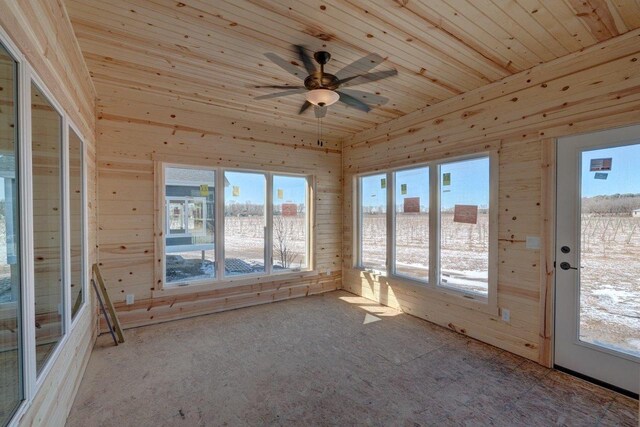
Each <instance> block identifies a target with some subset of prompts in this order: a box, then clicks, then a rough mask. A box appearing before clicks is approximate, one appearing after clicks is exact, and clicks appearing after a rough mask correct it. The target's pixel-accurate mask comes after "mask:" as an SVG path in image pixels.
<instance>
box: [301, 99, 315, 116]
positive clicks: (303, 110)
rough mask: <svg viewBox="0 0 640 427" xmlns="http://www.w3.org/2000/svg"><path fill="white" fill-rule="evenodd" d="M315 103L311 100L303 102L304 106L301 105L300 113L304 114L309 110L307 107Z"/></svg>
mask: <svg viewBox="0 0 640 427" xmlns="http://www.w3.org/2000/svg"><path fill="white" fill-rule="evenodd" d="M312 105H313V104H311V103H310V102H309V101H304V104H302V107H300V111H298V114H302V113H304V112H305V111H307V109H308V108H309V107H311V106H312Z"/></svg>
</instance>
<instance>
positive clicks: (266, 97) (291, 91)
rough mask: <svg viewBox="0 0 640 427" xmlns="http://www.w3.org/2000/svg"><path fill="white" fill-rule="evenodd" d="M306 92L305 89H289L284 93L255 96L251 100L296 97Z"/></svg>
mask: <svg viewBox="0 0 640 427" xmlns="http://www.w3.org/2000/svg"><path fill="white" fill-rule="evenodd" d="M306 91H307V89H305V88H302V89H291V90H285V91H284V92H275V93H268V94H266V95H261V96H256V97H255V98H253V99H256V100H261V99H271V98H280V97H283V96H289V95H296V94H298V93H303V92H306Z"/></svg>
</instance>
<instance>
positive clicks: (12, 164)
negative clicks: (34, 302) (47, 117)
mask: <svg viewBox="0 0 640 427" xmlns="http://www.w3.org/2000/svg"><path fill="white" fill-rule="evenodd" d="M17 72H18V64H17V63H16V62H15V61H14V59H13V57H12V56H11V55H10V54H9V52H7V50H5V48H4V46H2V44H0V81H2V90H0V146H1V147H2V157H0V235H1V237H0V323H1V324H2V325H4V328H3V333H2V335H1V336H0V346H2V351H0V390H2V391H1V392H0V425H5V424H8V422H9V420H10V418H11V415H12V414H13V413H14V411H15V410H16V408H17V407H18V405H19V404H20V402H21V401H22V399H23V391H22V366H23V364H22V354H23V352H22V351H21V350H22V349H21V345H20V344H21V339H20V338H21V336H22V333H23V332H22V322H21V319H22V304H21V302H22V298H21V294H22V293H21V277H20V248H19V237H20V233H19V230H20V224H19V221H18V220H19V218H20V212H19V198H18V126H16V124H17V123H18V81H17V80H18V79H17V74H18V73H17Z"/></svg>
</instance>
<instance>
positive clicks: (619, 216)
mask: <svg viewBox="0 0 640 427" xmlns="http://www.w3.org/2000/svg"><path fill="white" fill-rule="evenodd" d="M639 165H640V144H633V145H626V146H622V147H615V148H607V149H600V150H590V151H585V152H583V153H582V179H581V198H582V203H581V206H582V208H581V213H580V220H581V224H580V231H581V238H580V266H581V267H582V268H581V269H580V270H579V271H580V273H579V274H580V339H581V340H582V341H586V342H589V343H592V344H596V345H599V346H603V347H608V348H610V349H613V350H617V351H621V352H625V353H628V354H632V355H635V356H638V357H640V167H639Z"/></svg>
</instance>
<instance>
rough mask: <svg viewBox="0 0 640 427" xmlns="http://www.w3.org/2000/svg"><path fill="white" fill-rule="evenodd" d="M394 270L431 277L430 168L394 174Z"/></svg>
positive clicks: (406, 274) (407, 274) (425, 279)
mask: <svg viewBox="0 0 640 427" xmlns="http://www.w3.org/2000/svg"><path fill="white" fill-rule="evenodd" d="M394 187H395V188H394V191H395V193H394V201H395V224H394V235H395V239H396V240H395V257H394V259H395V273H396V274H398V275H401V276H406V277H410V278H413V279H417V280H422V281H428V280H429V168H428V167H421V168H415V169H407V170H402V171H397V172H395V174H394Z"/></svg>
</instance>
